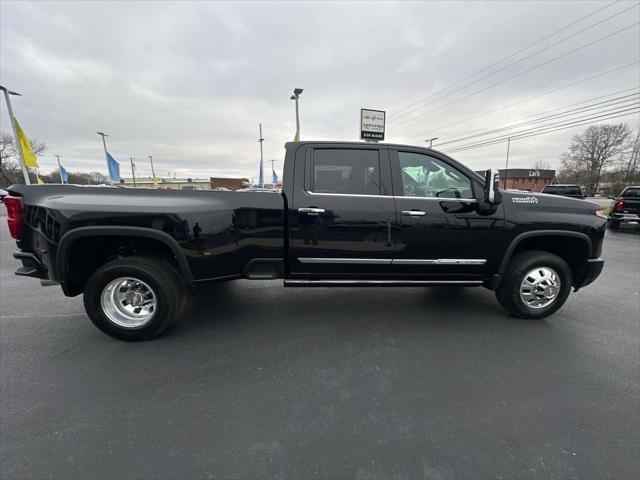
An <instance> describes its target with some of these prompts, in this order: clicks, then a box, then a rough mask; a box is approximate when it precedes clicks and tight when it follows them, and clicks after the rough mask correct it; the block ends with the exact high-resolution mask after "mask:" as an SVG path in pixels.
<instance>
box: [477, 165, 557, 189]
mask: <svg viewBox="0 0 640 480" xmlns="http://www.w3.org/2000/svg"><path fill="white" fill-rule="evenodd" d="M478 173H479V174H480V175H482V176H483V177H484V174H485V171H484V170H483V171H479V172H478ZM555 177H556V171H555V170H539V169H537V168H509V169H508V170H504V169H502V170H500V188H505V179H506V188H511V189H514V190H526V191H528V192H540V191H542V189H543V188H544V187H545V186H546V185H551V184H552V183H553V179H554V178H555Z"/></svg>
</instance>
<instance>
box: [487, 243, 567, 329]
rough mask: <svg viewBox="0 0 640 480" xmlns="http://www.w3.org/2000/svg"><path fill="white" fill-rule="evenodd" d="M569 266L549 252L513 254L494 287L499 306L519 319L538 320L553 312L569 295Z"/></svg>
mask: <svg viewBox="0 0 640 480" xmlns="http://www.w3.org/2000/svg"><path fill="white" fill-rule="evenodd" d="M571 284H572V277H571V269H570V268H569V266H568V265H567V262H565V261H564V260H563V259H562V258H560V257H558V256H557V255H554V254H552V253H549V252H543V251H529V252H523V253H520V254H518V255H516V256H515V257H514V258H513V259H512V260H511V262H509V266H508V267H507V270H506V272H505V274H504V277H503V278H502V281H501V282H500V285H499V286H498V288H497V290H496V297H497V299H498V302H499V303H500V305H502V306H503V307H504V308H505V309H506V310H507V311H508V312H510V313H511V314H513V315H514V316H516V317H519V318H531V319H538V318H544V317H547V316H549V315H551V314H552V313H554V312H556V311H557V310H558V309H559V308H560V307H562V305H564V302H565V301H566V300H567V298H568V297H569V293H570V291H571Z"/></svg>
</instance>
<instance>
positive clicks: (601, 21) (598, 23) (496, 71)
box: [399, 4, 639, 116]
mask: <svg viewBox="0 0 640 480" xmlns="http://www.w3.org/2000/svg"><path fill="white" fill-rule="evenodd" d="M638 6H639V5H638V4H635V5H632V6H630V7H628V8H625V9H624V10H620V11H619V12H617V13H615V14H613V15H610V16H608V17H606V18H604V19H603V20H600V21H598V22H596V23H594V24H592V25H589V26H588V27H586V28H583V29H582V30H578V31H577V32H574V33H572V34H571V35H569V36H567V37H564V38H562V39H560V40H558V41H557V42H555V43H552V44H550V45H547V46H546V47H543V48H541V49H539V50H536V51H535V52H533V53H530V54H529V55H527V56H526V57H522V58H521V59H519V60H516V61H515V62H511V63H509V64H507V65H505V66H503V67H502V68H500V69H498V70H495V71H494V72H491V73H488V74H487V75H484V76H482V77H480V78H478V79H476V80H474V81H473V82H470V83H467V84H466V85H463V86H461V87H459V88H457V89H455V90H452V91H451V92H449V93H447V94H445V95H442V96H439V98H435V99H434V100H432V101H430V102H427V103H425V104H424V105H421V106H419V107H417V108H414V109H412V110H409V111H408V112H405V113H402V114H400V115H399V116H405V115H409V114H411V113H413V112H417V111H418V110H420V109H422V108H424V107H426V106H428V105H431V104H433V103H435V102H437V101H439V100H442V99H444V98H447V97H448V96H450V95H452V94H454V93H456V92H459V91H460V90H464V89H465V88H467V87H470V86H471V85H474V84H476V83H478V82H480V81H482V80H484V79H486V78H489V77H492V76H494V75H496V74H498V73H500V72H502V71H504V70H506V69H507V68H510V67H513V66H514V65H518V64H519V63H522V62H524V61H525V60H528V59H529V58H531V57H533V56H535V55H537V54H539V53H541V52H544V51H546V50H549V49H550V48H553V47H556V46H558V45H560V44H561V43H564V42H566V41H567V40H569V39H571V38H573V37H576V36H578V35H580V34H582V33H584V32H586V31H588V30H591V29H592V28H595V27H597V26H598V25H601V24H602V23H604V22H607V21H609V20H611V19H612V18H615V17H617V16H618V15H622V14H623V13H625V12H627V11H628V10H631V9H632V8H637V7H638Z"/></svg>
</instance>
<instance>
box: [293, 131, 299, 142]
mask: <svg viewBox="0 0 640 480" xmlns="http://www.w3.org/2000/svg"><path fill="white" fill-rule="evenodd" d="M293 141H294V142H299V141H300V137H299V136H298V134H297V133H296V134H295V135H294V136H293Z"/></svg>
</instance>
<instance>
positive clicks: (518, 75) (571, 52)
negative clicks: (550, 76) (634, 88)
mask: <svg viewBox="0 0 640 480" xmlns="http://www.w3.org/2000/svg"><path fill="white" fill-rule="evenodd" d="M638 25H640V22H636V23H633V24H631V25H627V26H626V27H624V28H621V29H619V30H616V31H615V32H612V33H610V34H608V35H605V36H604V37H600V38H598V39H596V40H593V41H591V42H589V43H585V44H584V45H581V46H579V47H577V48H574V49H573V50H570V51H568V52H565V53H563V54H561V55H558V56H556V57H553V58H550V59H549V60H546V61H544V62H542V63H539V64H537V65H534V66H532V67H530V68H527V69H526V70H523V71H521V72H519V73H516V74H515V75H512V76H510V77H507V78H504V79H502V80H499V81H497V82H494V83H492V84H490V85H488V86H486V87H484V88H481V89H480V90H476V91H474V92H473V93H470V94H468V95H466V96H464V97H461V98H458V99H457V100H453V101H451V102H449V103H445V104H444V105H440V106H439V107H436V108H434V109H432V110H429V111H427V112H424V113H422V114H420V115H418V116H417V117H413V118H409V119H407V120H405V121H403V122H401V123H400V124H397V125H395V128H398V127H399V126H403V125H405V124H407V123H409V122H412V121H415V120H416V119H418V118H422V117H425V116H427V115H429V114H431V113H434V112H437V111H438V110H442V109H443V108H446V107H448V106H451V105H453V104H455V103H458V102H461V101H463V100H466V99H468V98H471V97H473V96H475V95H477V94H479V93H482V92H485V91H487V90H489V89H491V88H493V87H495V86H498V85H501V84H503V83H505V82H508V81H509V80H513V79H514V78H518V77H521V76H522V75H525V74H527V73H529V72H532V71H533V70H536V69H538V68H540V67H543V66H545V65H548V64H549V63H551V62H555V61H556V60H559V59H561V58H564V57H566V56H569V55H572V54H574V53H576V52H578V51H580V50H583V49H585V48H587V47H590V46H591V45H595V44H596V43H599V42H602V41H603V40H607V39H609V38H611V37H613V36H615V35H618V34H620V33H622V32H624V31H626V30H629V29H631V28H634V27H637V26H638Z"/></svg>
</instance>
